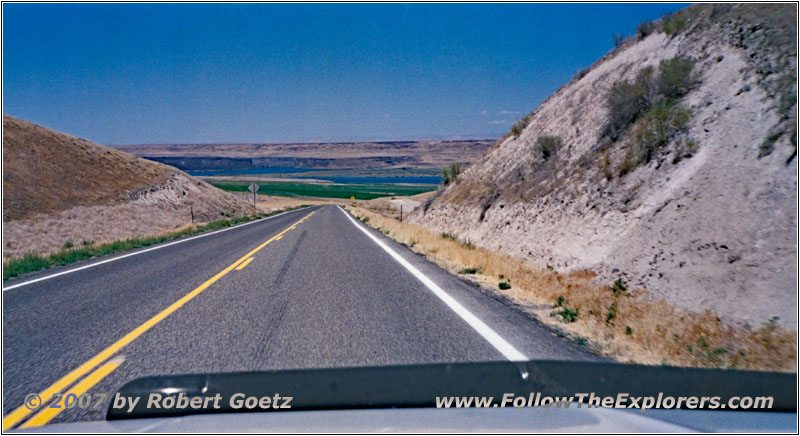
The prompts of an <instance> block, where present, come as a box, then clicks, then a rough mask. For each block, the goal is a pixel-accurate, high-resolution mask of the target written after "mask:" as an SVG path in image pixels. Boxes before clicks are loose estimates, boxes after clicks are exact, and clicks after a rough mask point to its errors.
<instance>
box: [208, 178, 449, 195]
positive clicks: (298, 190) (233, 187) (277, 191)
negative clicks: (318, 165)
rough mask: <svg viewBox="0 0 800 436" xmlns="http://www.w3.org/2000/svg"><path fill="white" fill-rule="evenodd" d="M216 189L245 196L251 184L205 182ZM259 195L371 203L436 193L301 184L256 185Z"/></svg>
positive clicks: (415, 189)
mask: <svg viewBox="0 0 800 436" xmlns="http://www.w3.org/2000/svg"><path fill="white" fill-rule="evenodd" d="M206 181H207V182H208V183H210V184H212V185H214V186H216V187H217V188H220V189H223V190H225V191H232V192H247V187H248V186H250V183H252V182H251V181H245V180H243V181H217V180H213V179H206ZM256 183H257V184H258V185H259V188H258V193H259V194H264V195H279V196H285V197H319V198H350V197H355V199H356V200H372V199H373V198H378V197H391V196H412V195H417V194H421V193H423V192H429V191H433V190H435V189H436V186H435V185H401V184H389V183H380V184H370V183H312V182H308V183H303V182H266V181H257V182H256Z"/></svg>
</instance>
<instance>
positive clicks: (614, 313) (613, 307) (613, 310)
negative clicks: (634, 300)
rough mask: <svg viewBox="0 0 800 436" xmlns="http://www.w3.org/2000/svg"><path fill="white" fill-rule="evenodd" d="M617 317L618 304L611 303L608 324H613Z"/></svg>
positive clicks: (607, 316)
mask: <svg viewBox="0 0 800 436" xmlns="http://www.w3.org/2000/svg"><path fill="white" fill-rule="evenodd" d="M616 317H617V303H616V302H614V303H611V306H609V308H608V313H607V314H606V323H609V322H611V320H613V319H614V318H616Z"/></svg>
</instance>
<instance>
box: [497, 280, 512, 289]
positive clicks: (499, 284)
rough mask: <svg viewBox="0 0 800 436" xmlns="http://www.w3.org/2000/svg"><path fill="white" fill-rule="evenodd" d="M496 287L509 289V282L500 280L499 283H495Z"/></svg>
mask: <svg viewBox="0 0 800 436" xmlns="http://www.w3.org/2000/svg"><path fill="white" fill-rule="evenodd" d="M497 287H498V288H500V289H502V290H504V291H505V290H508V289H511V283H508V282H500V283H498V284H497Z"/></svg>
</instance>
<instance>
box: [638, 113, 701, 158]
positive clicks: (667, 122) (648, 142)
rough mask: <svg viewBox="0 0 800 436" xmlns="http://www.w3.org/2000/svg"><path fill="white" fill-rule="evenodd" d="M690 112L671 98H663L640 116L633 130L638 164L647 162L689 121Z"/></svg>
mask: <svg viewBox="0 0 800 436" xmlns="http://www.w3.org/2000/svg"><path fill="white" fill-rule="evenodd" d="M689 116H690V112H689V111H688V110H687V109H684V108H683V107H681V106H680V105H678V104H675V103H672V101H671V100H668V99H665V100H661V101H660V102H659V103H658V104H656V105H655V106H653V107H651V108H650V109H648V110H647V112H645V114H644V115H642V116H641V117H639V119H638V120H637V121H636V125H635V126H634V128H633V131H632V132H631V145H630V147H631V150H633V157H634V161H635V163H637V164H642V163H647V162H650V160H651V159H652V158H653V156H654V155H655V152H656V151H657V150H658V149H660V148H661V147H663V146H664V145H666V144H668V143H669V141H670V140H671V139H672V138H673V136H674V135H675V133H676V132H678V131H680V130H681V129H683V128H684V127H686V124H687V123H688V122H689Z"/></svg>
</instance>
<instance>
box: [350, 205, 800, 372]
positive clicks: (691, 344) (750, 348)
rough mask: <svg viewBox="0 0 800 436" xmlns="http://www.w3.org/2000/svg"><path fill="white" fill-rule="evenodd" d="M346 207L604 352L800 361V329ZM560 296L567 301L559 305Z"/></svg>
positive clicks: (780, 364) (786, 364) (743, 365)
mask: <svg viewBox="0 0 800 436" xmlns="http://www.w3.org/2000/svg"><path fill="white" fill-rule="evenodd" d="M348 210H350V212H352V213H353V214H355V215H356V216H357V217H359V218H363V217H368V218H369V220H368V224H369V225H370V226H372V227H374V228H377V229H379V230H381V231H383V232H384V233H386V234H387V235H388V236H390V237H391V238H393V239H395V240H396V241H398V242H401V243H403V244H406V245H408V246H409V247H411V249H412V250H413V251H415V252H417V253H420V254H423V255H425V256H426V257H427V258H429V259H430V260H432V261H434V262H436V263H437V264H438V265H439V266H441V267H443V268H445V269H447V270H449V271H451V272H453V273H458V271H460V270H462V269H464V268H477V269H478V270H479V273H478V274H475V275H474V276H470V277H474V279H476V280H477V281H478V282H480V283H481V284H482V285H483V286H485V287H488V288H490V289H494V290H496V292H502V293H503V294H505V295H507V296H508V297H510V298H511V299H512V300H513V301H515V302H517V303H519V304H521V305H523V307H526V308H527V310H529V311H530V312H532V313H533V314H534V315H536V316H537V318H538V319H540V320H541V321H542V322H544V323H545V324H548V325H550V326H553V327H556V328H558V329H560V330H562V331H564V332H566V333H567V334H569V335H571V336H575V337H581V338H583V339H584V340H586V341H587V343H589V344H590V345H591V346H592V347H593V349H594V350H595V351H596V352H597V353H598V354H603V355H607V356H611V357H614V358H615V359H617V360H619V361H622V362H630V363H643V364H651V365H659V364H661V365H674V366H692V367H715V368H738V369H755V370H777V371H793V370H794V369H795V367H796V361H797V333H796V332H789V331H786V330H783V329H781V328H779V327H778V326H776V325H764V326H762V327H759V328H757V329H755V330H753V329H751V328H748V327H747V326H739V325H732V324H729V323H725V322H723V321H722V320H721V319H720V317H719V316H717V315H716V314H714V313H712V312H709V311H706V312H705V313H694V312H688V311H685V310H682V309H679V308H677V307H675V306H674V305H673V304H671V303H669V302H667V301H664V300H654V299H652V298H649V297H648V293H647V291H645V290H643V289H635V290H631V289H628V290H625V291H617V292H613V291H612V290H611V286H612V284H611V283H608V284H606V283H599V282H598V281H597V279H596V275H595V273H593V272H592V271H587V270H580V271H572V272H569V273H563V274H562V273H558V272H555V271H551V270H548V269H536V268H535V267H532V266H530V265H528V264H526V263H525V262H522V261H520V260H517V259H514V258H511V257H509V256H507V255H504V254H501V253H497V252H493V251H489V250H486V249H483V248H471V247H470V246H469V245H468V244H465V243H464V242H462V241H458V240H452V239H448V238H444V237H442V235H440V234H438V233H435V232H433V231H431V230H428V229H426V228H423V227H420V226H417V225H413V224H408V223H405V222H404V223H401V222H399V221H397V220H395V219H392V218H387V217H385V216H382V215H379V214H377V213H375V212H372V211H369V210H366V209H363V208H360V207H352V206H351V207H348ZM501 275H502V276H503V279H502V280H501V279H500V276H501ZM501 281H507V282H509V283H510V284H511V289H508V290H504V291H500V290H499V288H498V284H499V282H501ZM559 297H561V300H562V301H563V302H562V303H561V305H560V306H559V307H556V306H558V302H559ZM565 308H567V309H569V310H571V311H574V312H577V314H578V316H577V318H576V319H575V321H574V322H567V321H566V320H565V318H569V316H561V315H559V312H561V311H563V310H564V309H565ZM609 313H613V316H611V315H609Z"/></svg>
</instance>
